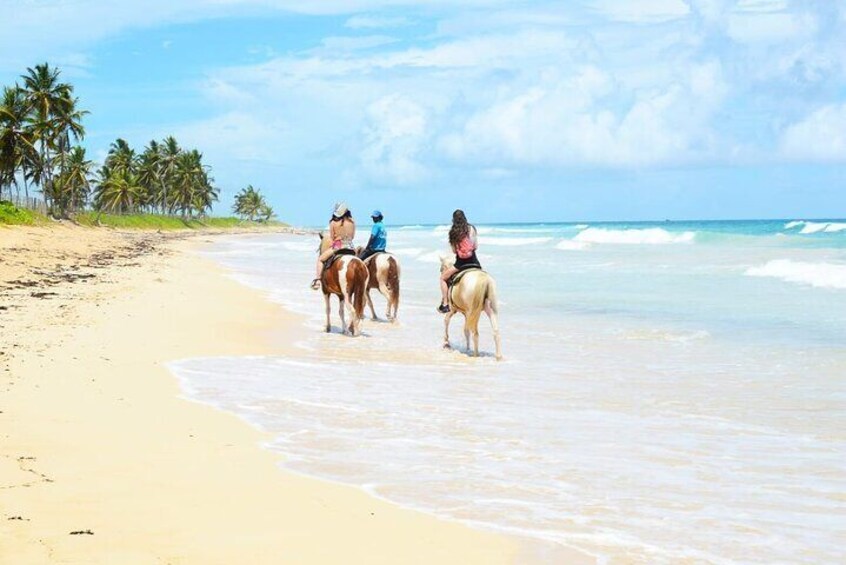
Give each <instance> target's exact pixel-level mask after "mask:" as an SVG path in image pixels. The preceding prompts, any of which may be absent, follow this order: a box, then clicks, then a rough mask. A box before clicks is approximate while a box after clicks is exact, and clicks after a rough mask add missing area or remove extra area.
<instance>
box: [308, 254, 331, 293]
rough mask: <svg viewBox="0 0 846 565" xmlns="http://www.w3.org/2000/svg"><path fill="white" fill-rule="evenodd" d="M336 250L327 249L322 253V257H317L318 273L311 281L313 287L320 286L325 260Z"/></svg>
mask: <svg viewBox="0 0 846 565" xmlns="http://www.w3.org/2000/svg"><path fill="white" fill-rule="evenodd" d="M334 252H335V250H334V249H327V250H326V251H324V252H323V253H322V254H321V255H320V257H318V258H317V270H316V274H315V277H314V280H313V281H311V287H312V288H314V289H315V290H316V289H318V288H320V280H321V278H322V277H323V263H324V262H325V261H327V260H328V259H329V257H331V256H332V254H333V253H334Z"/></svg>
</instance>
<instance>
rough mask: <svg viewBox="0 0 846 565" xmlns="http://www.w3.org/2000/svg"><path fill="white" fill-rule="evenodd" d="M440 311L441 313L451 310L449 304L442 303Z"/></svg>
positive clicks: (439, 307)
mask: <svg viewBox="0 0 846 565" xmlns="http://www.w3.org/2000/svg"><path fill="white" fill-rule="evenodd" d="M438 312H440V313H441V314H446V313H447V312H449V304H441V305H440V306H438Z"/></svg>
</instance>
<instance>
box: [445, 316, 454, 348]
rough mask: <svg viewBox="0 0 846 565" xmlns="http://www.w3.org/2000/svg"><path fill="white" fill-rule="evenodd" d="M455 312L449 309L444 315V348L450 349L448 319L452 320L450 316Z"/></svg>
mask: <svg viewBox="0 0 846 565" xmlns="http://www.w3.org/2000/svg"><path fill="white" fill-rule="evenodd" d="M454 314H455V313H454V312H452V311H450V312H447V313H446V315H445V316H444V349H450V346H449V321H450V320H452V317H453V315H454Z"/></svg>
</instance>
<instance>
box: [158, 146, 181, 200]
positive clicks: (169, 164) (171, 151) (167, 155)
mask: <svg viewBox="0 0 846 565" xmlns="http://www.w3.org/2000/svg"><path fill="white" fill-rule="evenodd" d="M159 152H160V155H159V171H160V173H161V185H162V193H161V207H162V210H163V211H165V212H166V213H168V214H169V213H171V212H173V210H174V206H173V205H172V202H171V199H170V198H168V190H169V188H170V189H171V192H173V191H172V189H173V186H174V184H175V176H176V162H177V160H178V159H179V155H180V154H181V153H182V149H181V148H180V147H179V143H177V142H176V139H175V138H174V137H173V136H168V137H166V138H165V139H164V141H163V142H162V145H161V146H160V148H159Z"/></svg>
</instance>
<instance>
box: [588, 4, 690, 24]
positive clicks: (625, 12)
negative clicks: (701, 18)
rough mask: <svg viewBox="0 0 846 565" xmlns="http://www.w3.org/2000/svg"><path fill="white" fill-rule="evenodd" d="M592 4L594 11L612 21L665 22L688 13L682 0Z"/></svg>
mask: <svg viewBox="0 0 846 565" xmlns="http://www.w3.org/2000/svg"><path fill="white" fill-rule="evenodd" d="M592 5H593V8H594V9H595V10H596V11H598V12H599V13H600V14H602V15H603V16H605V17H607V18H609V19H611V20H613V21H618V22H629V23H637V24H648V23H660V22H666V21H670V20H675V19H679V18H683V17H685V16H687V15H688V14H689V13H690V9H689V7H688V5H687V4H686V3H685V2H684V1H683V0H638V1H637V2H620V1H619V0H594V1H593V3H592Z"/></svg>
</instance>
